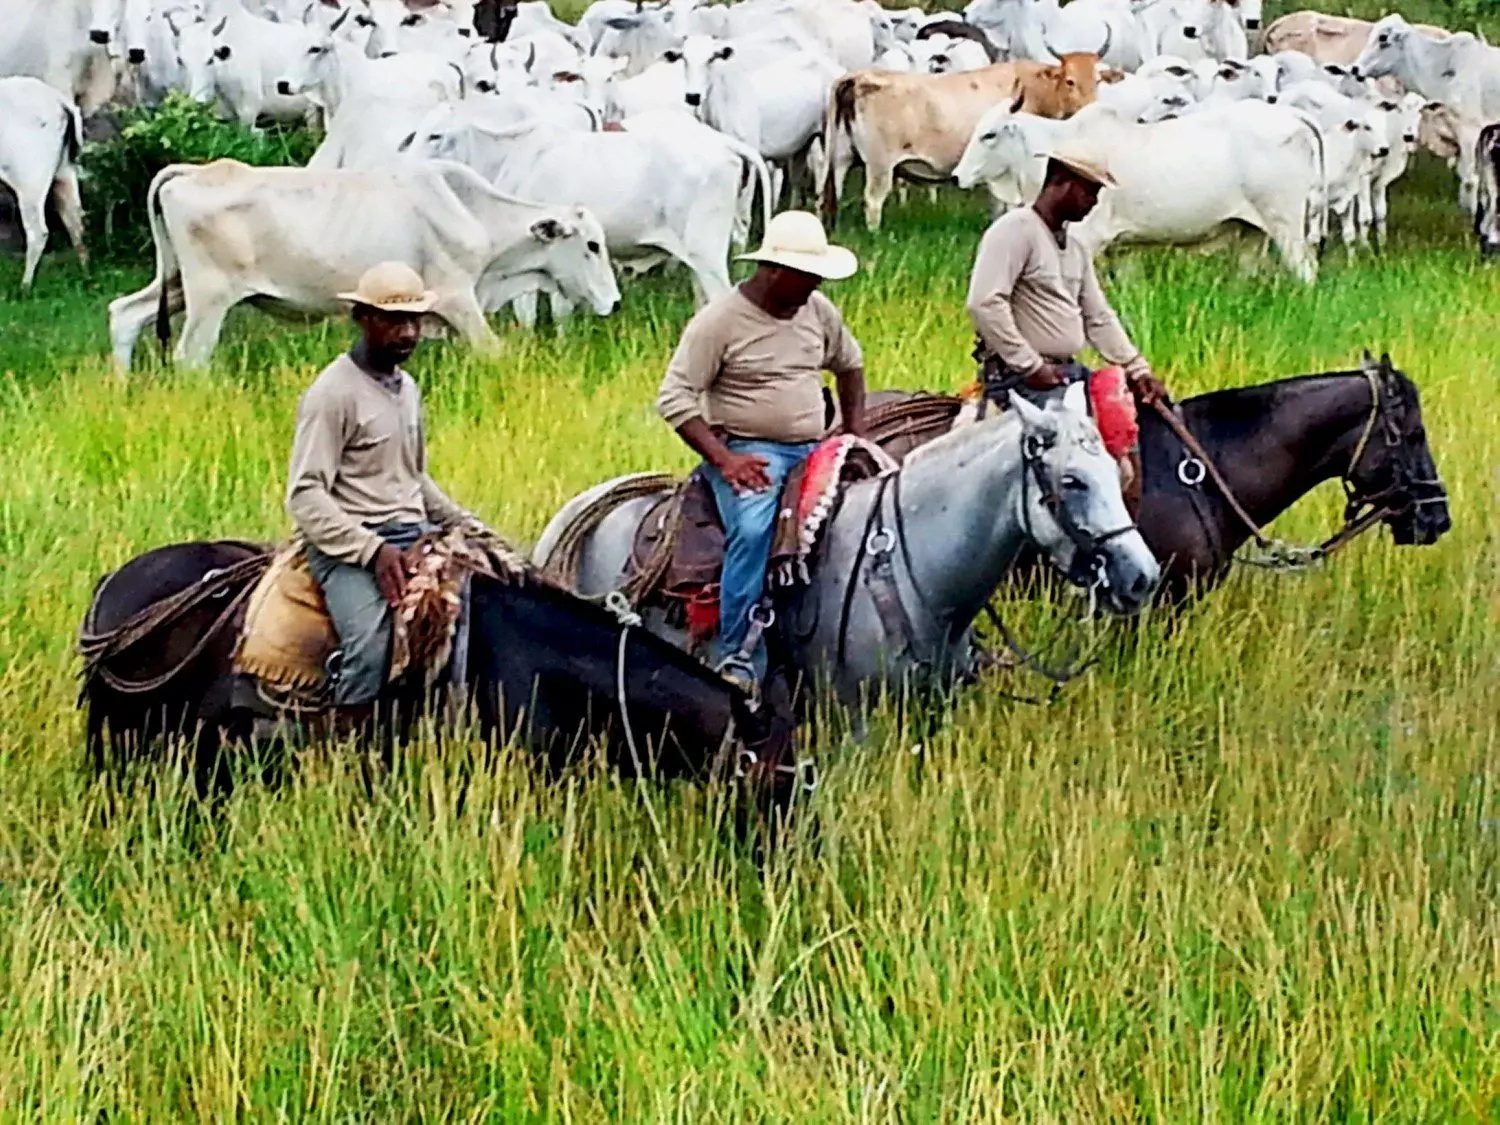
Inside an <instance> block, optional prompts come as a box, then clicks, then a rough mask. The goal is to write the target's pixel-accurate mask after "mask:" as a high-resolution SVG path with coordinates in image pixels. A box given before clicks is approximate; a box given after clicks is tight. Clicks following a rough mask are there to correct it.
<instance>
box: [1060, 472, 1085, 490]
mask: <svg viewBox="0 0 1500 1125" xmlns="http://www.w3.org/2000/svg"><path fill="white" fill-rule="evenodd" d="M1062 486H1063V488H1065V489H1066V490H1067V491H1069V492H1087V491H1088V490H1089V486H1088V485H1087V484H1086V483H1085V482H1084V480H1083V478H1082V477H1076V476H1074V475H1073V474H1072V473H1064V474H1063V478H1062Z"/></svg>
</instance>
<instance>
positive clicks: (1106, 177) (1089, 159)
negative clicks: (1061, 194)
mask: <svg viewBox="0 0 1500 1125" xmlns="http://www.w3.org/2000/svg"><path fill="white" fill-rule="evenodd" d="M1047 158H1048V159H1049V160H1055V161H1057V162H1058V163H1059V164H1061V165H1062V166H1063V167H1064V168H1066V169H1068V171H1070V172H1072V173H1074V174H1075V175H1078V176H1082V177H1083V178H1084V179H1085V180H1088V181H1089V182H1090V183H1095V184H1098V185H1099V186H1100V187H1119V186H1120V181H1119V180H1117V179H1115V178H1114V177H1113V176H1112V175H1110V174H1109V168H1108V167H1107V166H1106V165H1105V162H1104V160H1103V159H1102V158H1101V157H1099V156H1097V155H1095V154H1094V153H1093V152H1089V151H1086V150H1084V149H1081V148H1069V147H1066V146H1064V147H1060V148H1055V149H1053V150H1052V151H1051V152H1049V153H1047Z"/></svg>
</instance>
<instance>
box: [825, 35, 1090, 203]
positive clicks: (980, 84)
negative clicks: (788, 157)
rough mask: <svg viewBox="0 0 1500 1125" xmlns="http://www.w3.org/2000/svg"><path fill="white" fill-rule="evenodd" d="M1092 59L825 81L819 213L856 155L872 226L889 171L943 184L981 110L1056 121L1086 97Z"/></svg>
mask: <svg viewBox="0 0 1500 1125" xmlns="http://www.w3.org/2000/svg"><path fill="white" fill-rule="evenodd" d="M1098 68H1099V56H1098V55H1096V54H1091V53H1090V54H1072V55H1064V56H1063V59H1062V61H1061V62H1060V63H1057V64H1047V63H1036V62H1029V61H1026V62H1011V63H998V64H996V65H994V66H987V67H984V68H983V69H981V70H970V71H964V72H962V73H959V74H897V73H891V72H887V71H878V70H862V71H856V72H855V73H853V74H847V75H845V76H844V77H843V78H841V79H839V80H838V81H837V82H836V83H834V86H833V94H832V96H831V97H830V99H829V105H828V110H827V114H826V116H825V117H824V125H823V138H824V143H825V144H826V145H827V146H828V158H827V163H826V165H825V167H824V170H823V185H822V188H823V213H824V218H825V219H826V220H827V221H828V223H829V224H830V225H832V224H834V223H835V221H836V219H837V216H838V203H839V195H840V193H841V191H842V190H843V183H844V177H845V176H846V175H847V174H848V171H849V169H850V168H851V167H852V166H853V164H854V160H855V158H856V157H858V158H859V159H862V160H863V161H864V164H865V200H864V202H865V222H866V223H867V224H868V225H869V227H870V228H871V229H875V228H877V227H879V226H880V217H881V212H882V211H883V209H884V207H885V201H886V198H887V197H888V196H889V195H890V193H891V187H892V184H893V182H894V179H895V175H896V172H897V171H898V170H901V171H902V173H903V174H904V175H906V176H908V177H910V178H912V179H921V180H927V181H944V180H947V179H948V177H949V176H950V175H952V173H953V169H954V168H955V167H956V166H957V165H958V161H959V158H960V157H961V156H962V155H963V151H964V147H965V146H966V145H967V144H968V141H969V137H970V135H971V134H972V133H973V131H974V126H975V125H976V124H977V123H978V122H979V119H980V118H981V117H983V116H984V114H985V111H986V110H988V109H990V108H991V107H992V106H995V105H998V104H1001V103H1006V102H1008V103H1010V105H1011V107H1012V108H1013V109H1014V110H1017V111H1025V112H1028V113H1034V114H1037V115H1039V116H1042V117H1054V118H1062V117H1068V116H1071V115H1072V114H1074V113H1076V112H1078V110H1080V109H1082V108H1083V107H1084V106H1085V105H1088V104H1089V103H1090V102H1092V101H1093V100H1094V97H1095V93H1096V91H1097V89H1098V82H1099V79H1098Z"/></svg>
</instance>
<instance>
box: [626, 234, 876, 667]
mask: <svg viewBox="0 0 1500 1125" xmlns="http://www.w3.org/2000/svg"><path fill="white" fill-rule="evenodd" d="M740 257H741V259H742V260H749V261H754V262H757V263H759V264H758V266H757V268H756V270H755V272H754V273H753V274H752V275H751V276H750V277H749V278H748V279H747V280H746V281H744V282H742V283H741V284H740V285H739V286H738V287H737V288H734V289H731V290H730V291H729V292H728V293H725V294H724V295H723V296H721V297H717V298H715V299H714V300H712V301H710V302H709V303H708V304H707V305H705V306H704V307H703V308H702V309H700V310H699V311H698V313H697V315H695V316H694V317H693V319H692V320H691V321H689V322H688V326H687V328H686V329H684V331H683V333H682V339H681V341H680V342H679V343H678V345H677V351H676V352H675V353H674V354H673V356H672V361H671V363H670V364H669V365H668V367H667V373H666V376H665V377H664V378H663V379H662V383H661V391H660V393H659V395H658V396H657V401H656V407H657V410H658V411H659V412H660V413H661V416H662V418H663V419H665V420H666V422H667V424H668V425H669V426H672V427H673V428H674V429H676V431H677V433H678V435H679V436H681V438H682V440H683V441H685V442H686V443H687V444H688V445H689V446H690V447H691V448H692V449H693V450H694V452H696V453H698V454H699V455H700V456H701V457H702V458H703V460H704V462H705V465H706V471H707V475H708V481H709V485H710V487H711V488H712V490H713V494H714V500H715V502H716V503H717V505H718V509H719V515H720V518H721V519H722V520H723V523H724V534H725V543H724V566H723V572H722V574H721V576H720V583H719V607H720V609H719V659H718V660H717V662H716V663H717V666H718V668H719V670H720V671H721V672H722V673H723V674H724V675H725V676H726V677H727V678H729V679H731V680H733V681H735V682H736V683H739V684H740V685H741V686H746V687H751V688H753V686H754V684H755V682H756V681H757V679H758V677H759V676H760V675H762V674H763V673H764V668H765V657H764V653H763V650H762V649H761V646H760V644H759V640H758V637H756V638H752V637H751V634H750V626H751V611H752V610H753V609H754V608H755V607H756V606H757V604H758V603H759V602H760V600H761V593H762V591H763V588H764V585H765V576H766V566H767V563H768V558H769V555H770V551H771V541H772V537H773V534H774V530H775V522H776V514H777V501H778V499H779V496H780V490H781V485H782V482H783V481H784V480H785V479H786V477H787V474H788V473H790V472H791V471H792V470H793V469H794V468H796V467H797V466H798V465H799V464H801V463H802V461H804V460H805V459H806V458H807V456H808V455H809V454H810V453H811V452H812V451H813V449H814V448H815V447H816V445H817V443H818V442H819V440H821V439H822V438H823V437H825V436H826V435H827V432H828V420H827V418H826V417H825V411H824V397H823V375H822V373H823V372H824V371H830V372H832V373H833V375H834V378H835V380H836V384H837V390H838V402H839V410H840V417H841V419H842V428H843V431H844V432H845V433H849V434H859V433H861V431H862V429H863V423H864V400H865V375H864V359H863V356H862V355H861V353H860V349H859V345H858V344H857V343H856V342H855V340H854V337H853V336H852V335H851V334H850V332H849V329H848V328H847V327H845V325H844V319H843V316H842V315H841V314H840V313H839V310H838V309H837V308H836V307H834V304H833V302H832V301H830V300H829V299H828V298H827V297H825V296H823V294H821V293H819V292H818V291H817V289H818V286H819V284H821V283H822V282H823V281H836V280H841V279H843V278H846V277H849V276H850V275H851V274H853V273H854V271H855V269H856V268H858V262H857V261H856V259H855V257H854V255H853V254H852V253H850V252H849V251H848V250H845V249H844V248H843V247H841V246H830V245H829V243H828V236H827V235H826V234H825V233H824V231H823V225H822V223H820V222H819V221H818V219H817V217H816V216H814V215H811V214H809V213H808V212H806V211H785V212H783V213H781V214H779V215H777V216H775V218H773V219H772V220H771V221H770V223H768V224H767V226H766V234H765V240H764V243H763V244H762V246H761V247H760V249H759V250H756V251H754V252H753V253H749V254H742V255H740ZM747 642H748V645H747ZM747 647H749V648H750V651H748V652H746V651H744V650H745V649H746V648H747Z"/></svg>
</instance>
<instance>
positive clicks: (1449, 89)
mask: <svg viewBox="0 0 1500 1125" xmlns="http://www.w3.org/2000/svg"><path fill="white" fill-rule="evenodd" d="M1354 69H1355V71H1356V73H1358V74H1362V75H1366V76H1368V77H1370V78H1382V77H1391V78H1396V79H1398V80H1399V81H1400V82H1401V83H1402V85H1404V86H1405V87H1406V88H1407V89H1408V90H1411V91H1413V92H1415V93H1418V94H1421V95H1422V97H1424V98H1426V99H1427V100H1428V101H1434V102H1442V103H1443V104H1444V105H1446V106H1448V107H1449V108H1450V109H1451V110H1452V111H1453V114H1454V118H1455V121H1456V124H1457V126H1458V132H1459V136H1458V142H1459V155H1458V181H1459V201H1460V203H1461V205H1462V206H1463V207H1464V209H1465V210H1471V209H1472V208H1473V206H1474V201H1475V196H1476V193H1477V191H1478V186H1479V180H1478V174H1477V165H1476V162H1475V153H1476V151H1477V146H1478V141H1479V130H1480V129H1481V128H1482V127H1483V125H1484V124H1485V123H1486V122H1489V121H1495V120H1500V48H1495V47H1491V46H1489V45H1488V44H1486V43H1484V42H1482V41H1481V40H1479V39H1476V38H1475V37H1474V36H1473V35H1470V34H1468V33H1467V32H1463V33H1460V34H1458V35H1453V36H1450V37H1448V38H1446V39H1442V38H1436V37H1434V36H1430V35H1426V34H1423V33H1422V32H1421V31H1419V30H1418V29H1416V28H1414V27H1412V25H1411V24H1409V23H1407V22H1406V20H1404V19H1402V18H1401V17H1400V16H1399V15H1390V16H1386V17H1385V18H1384V19H1382V20H1380V21H1379V22H1378V23H1376V24H1375V26H1374V27H1373V28H1371V30H1370V37H1369V39H1368V40H1367V41H1366V43H1365V47H1364V50H1363V51H1361V52H1360V55H1359V58H1358V59H1356V60H1355V63H1354Z"/></svg>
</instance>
